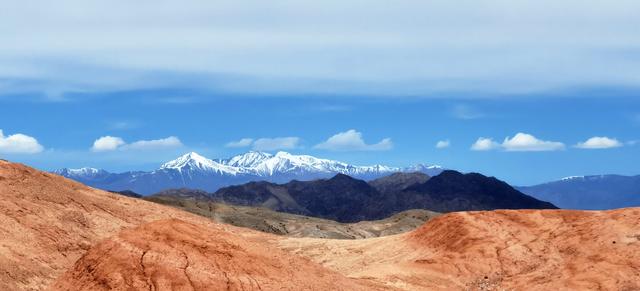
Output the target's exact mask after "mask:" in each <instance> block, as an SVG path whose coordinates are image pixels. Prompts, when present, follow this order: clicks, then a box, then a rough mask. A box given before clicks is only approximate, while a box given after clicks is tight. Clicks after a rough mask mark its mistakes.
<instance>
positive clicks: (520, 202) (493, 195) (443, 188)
mask: <svg viewBox="0 0 640 291" xmlns="http://www.w3.org/2000/svg"><path fill="white" fill-rule="evenodd" d="M395 198H396V199H395V204H396V207H397V208H396V209H397V210H400V209H405V208H407V207H412V208H423V209H429V210H432V211H438V212H452V211H470V210H493V209H557V207H556V206H554V205H553V204H551V203H549V202H544V201H540V200H537V199H535V198H533V197H531V196H527V195H525V194H523V193H522V192H519V191H518V190H516V189H514V188H513V187H511V186H510V185H509V184H507V183H505V182H503V181H500V180H498V179H496V178H494V177H486V176H484V175H482V174H478V173H469V174H462V173H459V172H456V171H451V170H447V171H444V172H442V173H441V174H440V175H437V176H435V177H433V178H431V179H429V181H427V182H425V183H422V184H416V185H413V186H410V187H408V188H407V189H405V190H403V191H400V192H398V193H397V196H396V197H395Z"/></svg>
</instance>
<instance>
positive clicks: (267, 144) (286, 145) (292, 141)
mask: <svg viewBox="0 0 640 291" xmlns="http://www.w3.org/2000/svg"><path fill="white" fill-rule="evenodd" d="M299 146H300V138H299V137H275V138H259V139H257V140H255V141H254V142H253V149H254V150H257V151H275V150H290V149H295V148H298V147H299Z"/></svg>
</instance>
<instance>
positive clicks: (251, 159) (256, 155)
mask: <svg viewBox="0 0 640 291" xmlns="http://www.w3.org/2000/svg"><path fill="white" fill-rule="evenodd" d="M271 157H273V155H272V154H269V153H265V152H258V151H250V152H247V153H244V154H241V155H237V156H234V157H232V158H230V159H228V160H222V161H221V163H222V164H224V165H227V166H232V167H249V168H251V167H256V166H257V165H259V164H260V163H262V162H263V161H265V160H267V159H269V158H271Z"/></svg>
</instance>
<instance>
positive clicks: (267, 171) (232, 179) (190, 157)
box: [53, 151, 444, 195]
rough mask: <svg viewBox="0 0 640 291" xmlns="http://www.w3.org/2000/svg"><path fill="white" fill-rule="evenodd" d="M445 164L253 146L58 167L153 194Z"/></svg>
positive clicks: (84, 179) (91, 180)
mask: <svg viewBox="0 0 640 291" xmlns="http://www.w3.org/2000/svg"><path fill="white" fill-rule="evenodd" d="M443 170H444V169H443V168H442V167H440V166H436V165H431V166H429V165H424V164H419V165H415V166H411V167H405V168H401V167H389V166H384V165H373V166H355V165H351V164H347V163H344V162H340V161H334V160H329V159H321V158H316V157H313V156H309V155H293V154H290V153H287V152H282V151H281V152H278V153H276V154H270V153H265V152H257V151H250V152H247V153H244V154H241V155H237V156H234V157H231V158H228V159H208V158H206V157H203V156H201V155H199V154H198V153H195V152H191V153H187V154H185V155H182V156H180V157H178V158H177V159H175V160H172V161H169V162H166V163H164V164H162V165H161V166H160V168H159V169H157V170H154V171H150V172H143V171H134V172H124V173H109V172H107V171H105V170H102V169H95V168H81V169H67V168H65V169H60V170H56V171H53V173H55V174H59V175H61V176H64V177H67V178H70V179H73V180H76V181H79V182H81V183H84V184H86V185H89V186H92V187H95V188H100V189H105V190H110V191H122V190H131V191H134V192H136V193H140V194H143V195H148V194H152V193H156V192H159V191H162V190H165V189H171V188H193V189H201V190H205V191H211V192H212V191H215V190H217V189H219V188H221V187H225V186H230V185H238V184H243V183H247V182H251V181H269V182H275V183H286V182H289V181H291V180H302V181H307V180H315V179H321V178H328V177H332V176H334V175H336V174H345V175H349V176H351V177H356V178H359V179H365V180H371V179H375V178H379V177H382V176H385V175H388V174H391V173H394V172H415V171H420V172H423V173H425V174H427V175H430V176H433V175H437V174H439V173H440V172H442V171H443Z"/></svg>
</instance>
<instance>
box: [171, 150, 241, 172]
mask: <svg viewBox="0 0 640 291" xmlns="http://www.w3.org/2000/svg"><path fill="white" fill-rule="evenodd" d="M160 169H165V170H166V169H173V170H178V171H183V170H191V171H198V170H201V171H214V172H229V173H233V174H235V173H236V171H235V169H233V168H231V167H228V166H225V165H222V164H219V163H217V162H215V161H212V160H210V159H207V158H205V157H203V156H201V155H200V154H198V153H196V152H190V153H187V154H184V155H182V156H180V157H179V158H177V159H175V160H173V161H169V162H166V163H164V164H163V165H162V166H160Z"/></svg>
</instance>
